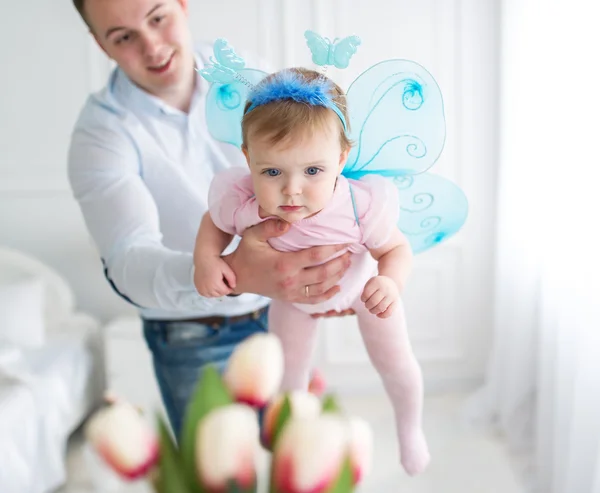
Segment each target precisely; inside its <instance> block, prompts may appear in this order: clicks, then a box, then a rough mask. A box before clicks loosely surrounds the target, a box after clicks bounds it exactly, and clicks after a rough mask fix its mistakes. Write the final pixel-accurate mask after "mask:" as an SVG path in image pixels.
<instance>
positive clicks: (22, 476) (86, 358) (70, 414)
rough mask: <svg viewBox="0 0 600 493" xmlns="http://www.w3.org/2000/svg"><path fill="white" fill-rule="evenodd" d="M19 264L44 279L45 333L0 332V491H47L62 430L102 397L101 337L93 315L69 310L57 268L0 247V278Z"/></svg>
mask: <svg viewBox="0 0 600 493" xmlns="http://www.w3.org/2000/svg"><path fill="white" fill-rule="evenodd" d="M18 272H26V273H27V275H28V276H30V277H31V276H32V275H33V276H34V277H35V278H37V279H42V280H43V286H44V290H43V291H44V299H43V312H44V313H43V322H44V325H43V330H44V334H43V338H41V339H40V341H38V342H37V343H36V344H31V345H27V344H23V343H20V342H19V341H16V342H15V341H10V337H8V338H7V337H4V339H0V492H2V493H47V492H51V491H54V490H55V489H56V488H57V487H59V486H60V485H61V484H63V483H64V481H65V479H66V477H65V451H66V445H67V440H68V437H69V436H70V434H71V433H72V432H73V431H74V430H75V429H76V428H77V427H78V426H79V425H80V424H81V423H82V421H83V420H84V419H85V417H86V416H87V415H88V414H89V413H90V412H91V411H92V410H93V409H94V408H95V407H96V406H97V405H98V403H99V402H100V400H101V396H102V391H103V388H104V371H103V365H102V360H103V358H102V344H101V338H100V330H99V324H98V322H97V321H95V320H94V319H93V318H92V317H90V316H88V315H85V314H81V313H76V312H75V311H74V299H73V295H72V292H71V291H70V289H69V287H68V285H67V284H66V282H65V281H64V280H63V279H62V278H60V276H58V275H57V274H56V273H55V272H53V271H51V270H50V269H48V267H46V266H44V265H43V264H41V263H39V262H38V261H36V260H34V259H31V258H29V257H27V256H25V255H23V254H22V253H19V252H15V251H11V250H6V249H4V248H0V280H1V279H4V280H5V281H6V279H7V278H12V279H14V278H15V273H18ZM32 300H33V298H32ZM4 308H5V309H6V308H7V307H6V306H5V307H4ZM8 308H9V309H10V307H8ZM0 309H2V306H1V303H0ZM35 309H36V307H35V301H33V302H32V307H31V310H35ZM29 318H30V317H29V314H27V313H26V314H24V316H23V319H24V324H25V320H26V319H29ZM12 323H13V324H14V320H13V321H12ZM28 323H30V324H31V323H33V322H28ZM17 325H18V324H17ZM2 329H3V328H2V327H1V326H0V334H2ZM26 329H27V325H26V324H25V325H24V328H23V330H24V331H25V330H26ZM19 335H20V334H17V337H18V336H19ZM7 339H8V340H7ZM33 339H35V337H33Z"/></svg>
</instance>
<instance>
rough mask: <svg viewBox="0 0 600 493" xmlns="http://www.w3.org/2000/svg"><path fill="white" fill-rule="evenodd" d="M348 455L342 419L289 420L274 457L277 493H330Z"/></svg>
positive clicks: (346, 435)
mask: <svg viewBox="0 0 600 493" xmlns="http://www.w3.org/2000/svg"><path fill="white" fill-rule="evenodd" d="M347 453H348V426H347V423H346V422H345V421H344V419H343V418H342V417H340V416H334V415H333V414H323V415H321V416H319V417H317V418H312V419H292V420H290V421H289V423H288V424H287V425H286V427H285V428H284V429H283V431H282V433H281V437H280V438H279V439H278V441H277V445H276V446H275V451H274V454H273V476H272V480H273V481H274V487H275V488H274V489H275V491H277V492H281V493H306V492H310V493H323V492H325V491H327V490H328V489H329V488H331V487H332V485H333V484H334V483H335V482H336V481H337V478H338V476H339V475H340V472H341V468H342V466H343V463H344V460H345V458H346V456H347Z"/></svg>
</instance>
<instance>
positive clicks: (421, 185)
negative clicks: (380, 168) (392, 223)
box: [393, 173, 468, 253]
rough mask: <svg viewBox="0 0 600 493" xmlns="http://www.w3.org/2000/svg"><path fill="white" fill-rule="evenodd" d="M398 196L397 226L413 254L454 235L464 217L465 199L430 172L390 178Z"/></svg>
mask: <svg viewBox="0 0 600 493" xmlns="http://www.w3.org/2000/svg"><path fill="white" fill-rule="evenodd" d="M393 181H394V184H395V185H396V187H397V188H398V193H399V196H400V216H399V219H398V227H399V228H400V230H401V231H402V232H403V233H404V235H405V236H406V237H407V238H408V240H409V242H410V244H411V247H412V250H413V252H414V253H420V252H423V251H425V250H428V249H429V248H432V247H434V246H435V245H438V244H439V243H441V242H443V241H445V240H447V239H448V238H450V237H451V236H453V235H454V234H456V233H457V232H458V231H459V230H460V228H461V227H462V226H463V224H464V223H465V221H466V219H467V213H468V202H467V198H466V197H465V194H464V193H463V191H462V190H461V189H460V188H459V187H458V186H456V185H455V184H454V183H452V182H451V181H450V180H447V179H446V178H443V177H441V176H439V175H435V174H432V173H421V174H419V175H416V176H398V177H395V178H393Z"/></svg>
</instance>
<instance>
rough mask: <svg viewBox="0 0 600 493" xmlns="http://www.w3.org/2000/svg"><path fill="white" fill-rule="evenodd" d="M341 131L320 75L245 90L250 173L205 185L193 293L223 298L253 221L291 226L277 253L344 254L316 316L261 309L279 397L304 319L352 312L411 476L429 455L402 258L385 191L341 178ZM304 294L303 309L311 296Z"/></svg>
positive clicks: (296, 366)
mask: <svg viewBox="0 0 600 493" xmlns="http://www.w3.org/2000/svg"><path fill="white" fill-rule="evenodd" d="M347 122H348V115H347V111H346V104H345V95H344V93H343V91H342V90H341V89H340V88H339V87H338V86H337V85H336V84H335V83H333V82H332V81H331V80H329V79H327V78H325V77H324V76H323V75H322V74H319V73H318V72H315V71H311V70H306V69H285V70H282V71H280V72H277V73H275V74H271V75H269V76H267V77H266V78H265V79H264V80H262V81H261V82H260V83H259V84H258V85H257V86H256V87H255V88H254V89H253V91H252V92H251V93H250V95H249V98H248V102H247V103H246V107H245V111H244V117H243V120H242V139H243V140H242V150H243V152H244V155H245V156H246V160H247V162H248V168H249V169H245V168H243V169H242V168H233V169H231V170H228V171H226V172H224V173H221V174H219V175H217V176H216V177H215V179H214V181H213V183H212V184H211V189H210V192H209V213H207V215H206V216H205V217H204V218H203V221H202V224H201V226H200V229H199V232H198V237H197V240H196V247H195V253H194V259H195V260H194V262H195V271H196V278H197V279H201V280H202V281H201V282H200V285H199V286H198V290H199V292H200V294H201V295H203V296H208V297H211V296H224V295H226V294H229V293H230V292H231V287H232V286H235V275H234V273H233V271H232V270H231V269H230V268H229V266H228V265H227V264H226V263H225V262H224V261H223V260H222V259H221V254H222V251H223V250H224V248H225V247H226V246H227V245H228V244H229V242H230V241H231V239H232V237H233V235H240V236H241V235H243V234H244V231H245V230H246V229H247V228H249V227H250V226H253V225H255V224H257V223H260V222H261V221H266V220H268V219H272V218H279V219H282V220H284V221H287V222H288V223H290V228H289V230H288V231H287V232H286V233H284V234H283V235H282V236H280V237H276V238H272V239H270V240H269V243H270V245H271V246H272V247H273V248H275V249H277V250H280V251H297V250H301V249H305V248H308V247H312V246H317V245H326V244H345V245H347V250H348V251H350V252H352V253H353V256H352V261H351V262H352V263H351V266H350V268H349V269H348V271H347V273H346V275H345V276H344V278H343V279H342V281H341V283H340V291H339V292H338V293H337V294H336V295H335V296H334V297H333V298H331V299H330V300H328V301H325V302H323V303H320V304H316V305H315V304H299V303H293V304H292V303H286V302H282V301H279V300H273V301H272V303H271V306H270V309H269V331H270V332H273V333H274V334H276V335H277V336H278V337H279V338H280V340H281V343H282V346H283V351H284V357H285V374H284V379H283V384H282V390H284V391H287V390H294V389H306V388H307V386H308V379H309V369H310V363H311V357H312V353H313V348H314V345H315V341H316V335H317V334H316V330H317V324H318V319H317V318H313V317H311V314H314V313H325V312H328V311H331V310H334V311H342V310H347V309H349V308H351V309H352V310H354V312H355V313H356V316H357V318H358V324H359V327H360V332H361V335H362V338H363V340H364V343H365V346H366V348H367V351H368V354H369V357H370V359H371V361H372V363H373V365H374V367H375V368H376V369H377V371H378V373H379V375H380V376H381V379H382V381H383V384H384V387H385V389H386V392H387V394H388V396H389V398H390V400H391V403H392V405H393V408H394V413H395V420H396V428H397V434H398V441H399V444H400V456H401V463H402V465H403V467H404V469H405V470H406V472H407V473H408V474H410V475H415V474H418V473H420V472H422V471H423V470H424V469H425V468H426V466H427V464H428V462H429V451H428V447H427V443H426V440H425V437H424V434H423V431H422V428H421V412H422V400H423V396H422V394H423V384H422V377H421V369H420V367H419V365H418V363H417V361H416V359H415V357H414V355H413V352H412V348H411V345H410V342H409V339H408V335H407V327H406V320H405V316H404V308H403V304H402V300H401V298H400V294H401V293H402V291H403V289H404V287H405V285H406V281H407V277H408V275H409V272H410V269H411V264H412V251H411V248H410V245H409V243H408V241H407V239H406V238H405V237H404V235H403V234H402V233H401V232H400V230H399V229H398V227H397V222H398V213H399V204H398V193H397V190H396V188H395V186H394V184H393V183H392V181H391V180H389V179H386V178H383V177H381V176H365V177H364V178H361V179H360V180H349V179H347V178H345V177H344V176H343V175H342V174H341V172H342V170H343V169H344V165H345V163H346V160H347V158H348V154H349V152H350V149H351V145H352V143H351V142H350V141H349V140H348V137H347V133H348V128H347ZM343 253H344V251H342V252H340V255H341V254H343ZM305 291H306V296H307V297H309V296H310V295H311V293H310V286H307V287H306V288H305Z"/></svg>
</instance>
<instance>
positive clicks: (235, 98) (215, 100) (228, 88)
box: [206, 69, 267, 147]
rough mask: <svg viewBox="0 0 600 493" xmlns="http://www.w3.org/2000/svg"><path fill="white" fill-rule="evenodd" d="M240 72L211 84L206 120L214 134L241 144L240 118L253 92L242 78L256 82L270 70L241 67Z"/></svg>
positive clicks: (220, 139)
mask: <svg viewBox="0 0 600 493" xmlns="http://www.w3.org/2000/svg"><path fill="white" fill-rule="evenodd" d="M238 74H239V75H240V77H239V78H238V79H237V80H234V81H231V82H227V83H220V82H218V81H217V82H215V83H213V84H211V87H210V89H209V91H208V94H207V97H206V123H207V126H208V131H209V133H210V134H211V135H212V137H213V138H215V139H216V140H218V141H221V142H227V143H229V144H232V145H234V146H236V147H241V145H242V125H241V122H242V116H243V115H244V105H245V104H246V100H247V98H248V93H249V92H250V87H248V84H247V83H244V82H242V80H245V81H247V82H248V83H251V84H257V83H258V82H260V81H261V80H262V79H263V78H264V77H265V76H266V75H267V73H266V72H263V71H262V70H256V69H242V70H239V71H238Z"/></svg>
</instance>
